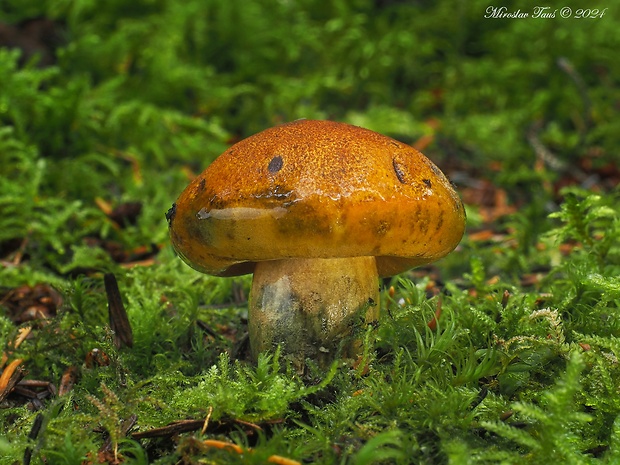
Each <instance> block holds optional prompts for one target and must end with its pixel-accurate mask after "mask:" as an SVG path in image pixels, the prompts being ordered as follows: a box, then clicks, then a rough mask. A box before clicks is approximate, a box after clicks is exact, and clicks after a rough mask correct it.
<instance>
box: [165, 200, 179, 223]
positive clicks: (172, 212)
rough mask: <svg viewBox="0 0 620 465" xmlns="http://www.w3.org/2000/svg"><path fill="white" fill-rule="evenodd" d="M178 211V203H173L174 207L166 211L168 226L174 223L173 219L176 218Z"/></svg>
mask: <svg viewBox="0 0 620 465" xmlns="http://www.w3.org/2000/svg"><path fill="white" fill-rule="evenodd" d="M176 213H177V204H176V203H173V204H172V207H170V210H168V211H167V212H166V220H167V221H168V226H170V224H171V223H172V220H173V219H174V215H175V214H176Z"/></svg>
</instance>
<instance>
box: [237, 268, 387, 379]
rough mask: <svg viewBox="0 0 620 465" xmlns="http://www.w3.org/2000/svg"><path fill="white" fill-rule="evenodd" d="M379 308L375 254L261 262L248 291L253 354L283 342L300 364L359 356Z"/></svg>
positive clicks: (255, 357) (283, 348) (286, 354)
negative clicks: (365, 330)
mask: <svg viewBox="0 0 620 465" xmlns="http://www.w3.org/2000/svg"><path fill="white" fill-rule="evenodd" d="M378 313H379V282H378V274H377V265H376V262H375V258H374V257H353V258H312V259H288V260H273V261H265V262H259V263H257V265H256V269H255V270H254V281H253V283H252V291H251V293H250V311H249V332H250V346H251V348H252V356H253V358H254V359H255V360H256V359H257V358H258V354H259V353H260V352H263V351H267V350H272V349H274V348H275V347H277V346H278V345H280V346H281V351H282V354H284V355H285V356H287V357H289V358H291V359H292V360H293V362H294V364H295V365H296V366H297V367H298V368H299V369H303V367H304V365H305V360H306V359H312V360H314V361H316V362H317V363H318V364H319V365H320V366H323V367H324V366H328V365H329V364H330V363H331V362H332V361H333V360H334V359H335V358H336V357H338V356H342V357H356V356H357V355H359V353H360V350H361V343H360V335H361V332H362V330H363V328H364V327H365V326H366V325H367V324H368V323H371V322H374V321H376V320H377V318H378Z"/></svg>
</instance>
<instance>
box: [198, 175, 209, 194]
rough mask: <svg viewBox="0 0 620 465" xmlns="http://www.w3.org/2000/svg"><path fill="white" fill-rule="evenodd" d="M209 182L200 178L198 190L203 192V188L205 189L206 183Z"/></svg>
mask: <svg viewBox="0 0 620 465" xmlns="http://www.w3.org/2000/svg"><path fill="white" fill-rule="evenodd" d="M206 184H207V182H206V181H205V180H204V178H203V179H201V180H200V184H198V190H199V191H200V192H202V191H203V190H205V185H206Z"/></svg>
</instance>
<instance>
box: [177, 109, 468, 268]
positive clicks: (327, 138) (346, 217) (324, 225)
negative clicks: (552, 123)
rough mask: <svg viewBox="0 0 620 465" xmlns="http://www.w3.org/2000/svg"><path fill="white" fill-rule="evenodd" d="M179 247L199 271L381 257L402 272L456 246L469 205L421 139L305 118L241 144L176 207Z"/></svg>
mask: <svg viewBox="0 0 620 465" xmlns="http://www.w3.org/2000/svg"><path fill="white" fill-rule="evenodd" d="M167 217H168V220H169V224H170V236H171V240H172V244H173V246H174V248H175V249H176V251H177V252H178V254H179V255H180V256H181V258H182V259H183V260H184V261H185V262H186V263H187V264H189V265H190V266H192V267H193V268H195V269H196V270H199V271H202V272H204V273H208V274H212V275H217V276H234V275H239V274H245V273H251V272H252V271H253V269H254V266H255V264H256V262H259V261H266V260H275V259H287V258H291V259H294V258H336V257H357V256H375V257H376V262H377V269H378V272H379V275H381V276H392V275H394V274H398V273H400V272H403V271H405V270H408V269H410V268H413V267H415V266H419V265H423V264H426V263H430V262H432V261H435V260H437V259H439V258H441V257H443V256H444V255H447V254H448V253H449V252H451V251H452V250H453V249H454V248H455V247H456V246H457V244H458V243H459V241H460V240H461V237H462V236H463V233H464V230H465V210H464V208H463V204H462V202H461V200H460V198H459V196H458V194H457V193H456V192H455V190H454V189H453V188H452V186H451V184H450V182H449V181H448V179H447V178H446V177H445V176H444V174H443V173H442V172H441V171H440V170H439V168H437V167H436V166H435V165H434V164H433V163H432V162H431V161H430V160H429V159H428V158H426V157H425V156H424V155H422V154H421V153H420V152H418V151H417V150H415V149H414V148H412V147H410V146H408V145H406V144H404V143H402V142H398V141H396V140H394V139H391V138H389V137H386V136H383V135H381V134H378V133H376V132H373V131H370V130H367V129H363V128H360V127H357V126H352V125H349V124H344V123H336V122H332V121H313V120H298V121H294V122H291V123H287V124H283V125H280V126H276V127H273V128H270V129H267V130H265V131H263V132H260V133H258V134H255V135H253V136H251V137H249V138H247V139H244V140H242V141H241V142H238V143H237V144H235V145H233V146H232V147H230V148H229V149H228V150H227V151H226V152H224V153H223V154H222V155H220V156H219V157H218V158H217V159H216V160H215V161H213V163H212V164H211V165H210V166H209V167H208V168H207V169H206V170H205V171H204V172H203V173H202V174H201V175H200V176H198V177H197V178H196V179H194V180H193V181H192V182H191V184H190V185H189V186H188V187H187V188H186V189H185V191H184V192H183V193H182V194H181V196H180V197H179V198H178V200H177V202H176V204H175V205H174V206H173V208H172V209H171V210H170V211H169V212H168V215H167Z"/></svg>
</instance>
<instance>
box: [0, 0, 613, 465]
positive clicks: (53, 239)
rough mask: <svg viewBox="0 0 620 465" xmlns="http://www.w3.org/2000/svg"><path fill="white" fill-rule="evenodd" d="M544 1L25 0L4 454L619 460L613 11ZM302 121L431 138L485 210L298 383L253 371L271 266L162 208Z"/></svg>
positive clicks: (4, 266)
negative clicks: (252, 140)
mask: <svg viewBox="0 0 620 465" xmlns="http://www.w3.org/2000/svg"><path fill="white" fill-rule="evenodd" d="M536 6H537V5H536V4H535V2H525V4H524V5H521V6H520V11H521V12H528V13H529V14H530V17H528V18H521V19H518V18H491V17H485V16H488V15H489V13H488V11H487V8H488V7H489V5H488V4H487V3H484V2H482V1H478V0H474V1H471V2H458V1H452V0H446V1H441V2H429V1H417V2H403V1H398V0H395V1H389V0H388V1H378V0H377V1H370V0H354V1H335V2H329V3H328V2H320V1H315V0H300V1H296V2H292V1H278V2H268V1H262V0H251V1H250V0H245V1H236V0H232V1H229V2H221V1H216V0H206V1H205V0H200V1H199V0H188V1H185V2H178V1H172V0H137V1H133V2H127V1H123V0H112V1H107V2H92V1H89V0H71V1H70V0H43V1H41V0H4V1H3V2H2V3H1V4H0V213H1V214H0V352H1V353H2V354H3V358H2V360H1V361H0V362H1V365H0V370H2V375H1V376H0V464H14V463H33V464H39V463H45V464H85V463H88V464H90V463H109V464H118V463H127V464H131V463H136V464H142V463H157V464H177V463H191V464H194V463H196V464H198V463H214V464H215V463H265V462H271V463H280V464H285V465H286V464H289V465H291V464H295V463H312V464H354V465H364V464H374V463H395V464H409V463H411V464H457V465H460V464H498V463H501V464H523V463H527V464H550V463H566V464H599V463H600V464H616V463H620V364H619V362H618V357H620V317H619V304H620V279H619V278H618V276H620V246H619V243H618V237H620V191H619V190H618V187H617V186H618V181H619V180H620V170H619V168H618V165H619V160H620V155H619V154H618V147H620V140H619V139H620V118H618V108H620V88H619V86H618V84H619V83H618V76H620V62H619V61H618V60H617V51H618V50H619V49H620V35H618V34H617V29H618V18H619V17H620V7H619V6H618V5H616V4H614V5H609V6H607V7H606V8H604V9H600V10H598V13H597V12H596V11H595V10H590V11H582V12H581V13H583V14H587V15H589V16H591V17H587V18H577V17H575V16H576V15H578V14H579V13H580V11H579V10H578V8H577V7H575V8H572V7H571V8H572V17H570V18H563V17H562V16H561V13H560V12H561V11H564V12H566V10H562V7H564V6H565V5H564V4H563V3H562V2H555V1H553V2H551V3H550V7H551V10H555V9H557V11H556V15H555V17H554V18H534V17H532V16H533V15H534V11H535V10H534V9H535V7H536ZM586 6H587V5H585V4H584V5H582V7H586ZM514 11H516V9H514V10H513V9H510V8H508V10H507V12H514ZM302 117H306V118H323V119H333V120H338V121H345V122H349V123H353V124H358V125H361V126H364V127H367V128H369V129H373V130H376V131H379V132H382V133H384V134H387V135H390V136H392V137H395V138H397V139H399V140H402V141H404V142H406V143H410V144H412V145H414V146H416V147H418V148H420V149H422V150H423V151H424V153H425V154H426V155H427V156H428V157H429V158H431V159H433V161H435V162H436V163H437V164H438V165H439V166H440V167H441V168H442V169H443V170H444V172H446V174H448V175H449V177H450V178H451V179H452V181H453V182H454V183H455V184H456V185H457V188H458V190H459V192H460V193H461V195H462V197H463V199H464V201H465V203H466V207H467V213H468V231H467V233H466V236H465V238H464V239H463V241H462V243H461V244H460V245H459V247H458V248H457V250H456V251H455V252H454V253H452V254H451V255H449V256H448V257H446V258H445V259H443V260H442V261H440V262H438V263H436V264H434V265H433V266H429V267H426V268H424V269H417V270H413V271H411V272H409V273H405V274H403V275H400V276H398V277H395V278H393V279H391V280H390V281H386V282H385V283H383V284H384V285H383V288H382V291H381V293H382V299H381V315H382V316H381V320H380V322H379V325H378V327H377V328H373V329H370V330H369V331H368V333H367V334H365V338H364V344H365V345H364V347H365V356H364V359H363V360H361V361H359V362H358V363H356V364H353V365H352V364H351V363H347V362H346V361H338V362H336V363H335V364H334V366H333V367H332V368H331V370H329V371H327V372H325V371H321V370H319V369H316V368H314V367H312V366H310V368H309V370H308V372H307V373H306V374H304V375H300V374H298V373H296V372H295V371H294V370H293V369H292V368H291V367H290V366H289V365H288V364H287V362H286V361H285V360H284V359H283V357H281V356H280V355H279V354H278V353H271V354H264V355H263V356H261V358H260V360H259V362H258V364H252V363H250V362H249V361H248V351H247V343H246V338H245V334H246V331H247V298H246V296H247V295H248V291H249V285H250V280H249V278H248V277H241V278H235V279H218V278H213V277H208V276H204V275H201V274H198V273H196V272H194V271H193V270H191V269H189V268H188V267H186V266H185V265H184V264H183V263H181V261H180V260H179V259H178V258H177V257H175V255H174V253H173V251H172V250H171V248H170V246H169V242H168V238H167V225H166V221H165V217H164V214H165V212H166V211H167V209H168V208H169V207H170V205H171V203H172V202H173V201H174V200H175V198H176V197H177V196H178V194H179V193H180V192H181V190H182V189H183V188H184V186H185V185H186V184H187V183H188V182H189V180H190V179H191V178H192V177H193V176H195V174H196V173H198V172H200V171H201V170H202V169H204V168H205V167H206V166H207V165H208V164H209V163H210V161H211V160H213V159H214V157H216V156H217V155H218V154H219V153H221V152H222V151H223V150H225V148H226V147H228V146H229V145H230V144H232V143H234V142H235V141H237V140H240V139H241V138H243V137H246V136H249V135H251V134H253V133H255V132H257V131H260V130H262V129H265V128H267V127H269V126H273V125H275V124H278V123H280V122H284V121H290V120H293V119H296V118H302ZM106 277H107V278H106ZM112 277H114V278H115V280H116V282H117V284H118V291H117V292H116V291H114V290H113V288H110V286H106V283H108V284H109V283H110V282H111V281H112V280H113V279H112ZM106 287H107V292H106ZM111 289H112V290H111ZM119 302H121V303H122V305H121V304H119ZM123 309H124V311H123ZM110 311H111V316H110ZM125 316H126V317H125ZM214 441H219V442H214Z"/></svg>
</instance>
